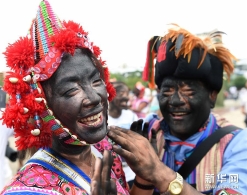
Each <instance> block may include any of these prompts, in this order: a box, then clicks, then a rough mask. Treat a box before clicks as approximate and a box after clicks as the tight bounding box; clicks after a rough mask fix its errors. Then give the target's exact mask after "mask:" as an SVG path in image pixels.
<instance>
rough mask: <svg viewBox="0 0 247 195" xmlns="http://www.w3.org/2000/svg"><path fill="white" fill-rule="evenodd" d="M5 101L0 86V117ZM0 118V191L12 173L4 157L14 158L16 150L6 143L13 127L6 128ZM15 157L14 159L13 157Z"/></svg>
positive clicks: (5, 97) (4, 95) (4, 93)
mask: <svg viewBox="0 0 247 195" xmlns="http://www.w3.org/2000/svg"><path fill="white" fill-rule="evenodd" d="M6 102H7V94H6V92H5V91H3V89H2V87H0V109H1V111H0V118H1V117H2V111H4V109H5V107H6ZM2 122H3V121H2V120H0V173H1V174H0V191H1V190H2V188H3V186H4V185H5V183H6V179H7V178H9V176H10V175H12V171H11V168H10V166H9V161H8V159H6V157H8V158H9V159H10V160H11V159H12V160H15V159H16V156H17V152H16V151H14V150H13V149H12V148H11V147H10V146H9V143H8V140H9V138H10V137H11V136H13V132H14V131H13V129H11V128H7V127H6V125H3V124H2ZM14 158H15V159H14Z"/></svg>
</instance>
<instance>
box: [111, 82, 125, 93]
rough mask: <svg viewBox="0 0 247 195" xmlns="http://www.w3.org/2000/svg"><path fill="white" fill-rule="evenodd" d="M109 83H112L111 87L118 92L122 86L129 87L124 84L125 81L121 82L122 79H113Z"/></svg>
mask: <svg viewBox="0 0 247 195" xmlns="http://www.w3.org/2000/svg"><path fill="white" fill-rule="evenodd" d="M111 84H112V85H113V87H114V88H115V89H116V92H117V93H118V92H119V91H120V90H121V89H122V88H124V87H127V88H128V89H129V87H128V86H127V85H126V83H124V82H122V81H114V82H111Z"/></svg>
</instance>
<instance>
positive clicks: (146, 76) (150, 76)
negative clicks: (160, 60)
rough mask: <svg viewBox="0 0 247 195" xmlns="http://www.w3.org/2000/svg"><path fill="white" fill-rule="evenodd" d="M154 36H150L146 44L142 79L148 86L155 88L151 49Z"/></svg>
mask: <svg viewBox="0 0 247 195" xmlns="http://www.w3.org/2000/svg"><path fill="white" fill-rule="evenodd" d="M153 44H154V37H152V38H151V39H150V40H149V42H148V46H147V56H146V63H145V67H144V70H143V73H142V79H143V80H144V81H148V82H149V88H150V89H155V82H154V58H155V52H154V51H153Z"/></svg>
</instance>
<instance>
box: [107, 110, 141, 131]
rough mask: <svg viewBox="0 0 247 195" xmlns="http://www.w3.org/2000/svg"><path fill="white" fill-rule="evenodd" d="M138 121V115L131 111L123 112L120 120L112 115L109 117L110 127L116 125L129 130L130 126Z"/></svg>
mask: <svg viewBox="0 0 247 195" xmlns="http://www.w3.org/2000/svg"><path fill="white" fill-rule="evenodd" d="M137 120H138V117H137V115H136V114H135V113H134V112H133V111H131V110H122V114H121V115H120V117H118V118H113V117H111V116H110V115H108V125H109V126H111V125H114V126H118V127H122V128H125V129H129V128H130V125H131V124H132V123H133V122H134V121H137Z"/></svg>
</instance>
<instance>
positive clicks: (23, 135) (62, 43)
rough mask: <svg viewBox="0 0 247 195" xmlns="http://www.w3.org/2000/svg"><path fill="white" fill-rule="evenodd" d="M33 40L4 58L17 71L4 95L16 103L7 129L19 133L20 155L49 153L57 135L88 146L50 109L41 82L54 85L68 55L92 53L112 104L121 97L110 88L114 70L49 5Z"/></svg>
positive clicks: (9, 111) (8, 112) (10, 105)
mask: <svg viewBox="0 0 247 195" xmlns="http://www.w3.org/2000/svg"><path fill="white" fill-rule="evenodd" d="M29 32H30V35H29V36H26V37H20V39H19V40H18V41H16V42H15V43H14V44H9V46H8V47H7V48H6V51H5V52H4V55H5V57H6V61H7V66H8V67H10V69H11V71H10V72H8V74H7V75H6V77H5V79H4V86H3V89H4V90H5V91H6V92H7V93H8V94H9V95H10V100H9V103H8V105H7V106H6V109H5V111H4V112H3V117H2V119H3V124H6V125H7V127H9V128H14V131H15V137H16V138H17V139H16V146H17V148H18V150H24V149H27V148H32V147H36V148H41V147H49V146H51V143H52V133H53V134H54V135H56V136H58V137H59V138H60V139H63V138H65V137H69V139H67V140H66V141H65V143H67V144H72V145H87V143H86V142H85V141H83V140H79V139H77V136H76V135H72V134H71V133H70V131H69V129H67V128H66V127H63V125H62V124H61V122H60V121H58V120H57V119H56V118H55V117H54V116H53V112H52V111H51V110H50V109H49V108H48V106H47V104H46V100H45V95H44V93H43V90H42V87H41V84H40V81H44V80H47V79H49V78H50V77H51V76H52V75H53V73H54V72H55V71H56V70H57V68H58V67H59V65H60V63H61V58H62V56H63V53H64V52H67V53H70V54H71V55H73V54H74V52H75V49H76V48H87V49H89V50H90V51H91V52H92V53H93V54H94V55H95V57H96V58H97V59H98V60H99V62H100V63H101V65H102V67H103V70H104V75H101V76H102V78H104V82H105V84H106V89H107V92H108V100H109V101H111V100H112V99H113V98H114V96H115V94H116V92H115V89H114V87H113V86H112V85H111V83H110V82H109V70H108V67H107V65H106V64H105V61H102V59H101V57H100V54H101V50H100V48H99V47H97V46H95V45H94V44H93V43H92V42H90V41H89V39H88V33H87V32H85V31H84V30H83V28H82V27H81V26H80V25H79V24H77V23H74V22H72V21H69V22H67V23H66V22H61V21H60V20H59V18H58V17H57V16H56V15H55V14H54V12H53V10H52V8H51V6H50V4H49V2H48V1H47V0H43V1H42V2H41V3H40V5H39V9H38V12H37V16H36V18H35V19H34V20H33V21H32V25H31V28H30V31H29Z"/></svg>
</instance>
